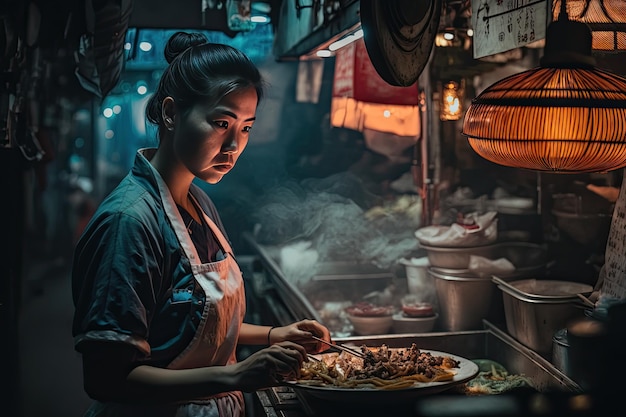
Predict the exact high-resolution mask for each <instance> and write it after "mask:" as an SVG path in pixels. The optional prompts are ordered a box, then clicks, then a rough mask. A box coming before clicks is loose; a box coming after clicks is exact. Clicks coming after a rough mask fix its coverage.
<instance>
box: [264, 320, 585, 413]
mask: <svg viewBox="0 0 626 417" xmlns="http://www.w3.org/2000/svg"><path fill="white" fill-rule="evenodd" d="M484 324H485V330H478V331H468V332H446V333H428V334H406V335H380V336H369V337H346V338H339V339H337V341H338V342H343V343H348V342H350V343H352V344H356V345H360V344H365V345H368V346H380V345H381V344H383V343H384V344H386V345H388V346H390V347H407V346H410V345H411V343H416V344H417V346H418V347H419V348H421V349H427V350H437V351H442V352H448V353H452V354H455V355H458V356H462V357H464V358H467V359H491V360H493V361H496V362H499V363H501V364H502V365H504V367H505V368H506V369H507V370H508V371H509V373H511V374H521V375H525V376H527V377H529V379H530V380H531V381H532V384H533V388H534V391H536V392H537V393H550V394H555V395H576V394H578V393H582V390H581V388H580V386H579V385H578V384H576V382H574V381H572V380H571V379H570V378H569V377H567V376H566V375H565V374H563V373H561V372H560V371H559V370H558V369H557V368H555V367H554V366H553V365H552V364H551V363H550V362H549V361H547V360H546V359H544V358H543V357H541V356H540V355H538V354H536V353H535V352H533V351H532V350H530V349H528V348H526V347H525V346H523V345H521V344H520V343H519V342H517V341H516V340H514V339H513V338H511V337H510V336H508V335H507V334H506V333H505V332H503V331H501V330H500V329H498V328H497V327H495V326H492V325H491V324H490V323H488V322H485V323H484ZM453 392H454V394H453V396H454V398H455V401H463V400H465V401H467V406H468V407H472V403H474V404H475V403H476V401H477V400H476V399H474V397H467V396H464V395H459V394H458V393H457V392H456V390H455V391H453ZM446 395H447V393H446V392H445V391H444V392H443V393H439V394H433V395H429V396H428V397H420V396H416V398H415V401H414V402H412V403H409V404H403V405H402V406H400V405H399V404H380V407H372V406H371V405H368V406H367V407H362V406H361V405H359V404H345V402H339V403H337V404H329V403H328V402H325V403H324V404H322V403H320V401H319V400H317V399H316V398H311V397H307V396H306V394H303V393H299V392H294V391H293V390H291V389H290V388H288V387H278V388H272V389H268V390H264V391H260V392H258V393H257V396H258V399H259V401H260V403H262V404H263V405H264V409H265V410H266V411H265V415H266V416H273V415H276V416H285V417H305V416H318V415H324V416H328V415H330V414H329V413H331V414H332V413H343V415H360V416H364V415H380V414H379V413H380V412H382V411H383V410H385V409H388V408H391V410H395V412H397V413H398V414H395V415H399V416H413V415H418V414H416V413H417V411H416V410H417V408H418V407H419V406H420V404H423V403H424V401H425V399H426V398H430V399H432V398H435V399H437V398H443V397H445V396H446ZM502 395H504V394H502ZM516 400H517V399H511V401H516ZM482 401H483V402H485V401H487V400H485V399H483V400H482ZM498 402H503V400H502V399H499V400H498V401H497V402H495V403H494V402H491V403H490V404H491V405H490V407H495V408H494V410H497V407H499V405H498ZM505 404H506V407H511V406H512V404H511V403H505ZM502 406H505V405H504V404H503V405H502ZM349 411H352V412H354V413H355V414H352V413H350V414H346V413H348V412H349ZM466 411H467V414H466V415H480V414H479V413H478V411H479V408H477V409H476V410H475V411H476V414H471V413H470V411H471V410H466ZM373 413H374V414H373ZM337 415H340V414H337ZM391 415H394V414H391ZM491 415H495V414H491ZM513 415H517V414H513ZM519 415H522V414H519Z"/></svg>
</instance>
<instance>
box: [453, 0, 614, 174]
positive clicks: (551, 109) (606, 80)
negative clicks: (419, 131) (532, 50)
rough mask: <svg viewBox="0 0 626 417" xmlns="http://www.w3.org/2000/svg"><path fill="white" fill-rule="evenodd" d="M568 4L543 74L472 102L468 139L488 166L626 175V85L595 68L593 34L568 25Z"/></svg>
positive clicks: (510, 80) (553, 29)
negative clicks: (623, 171) (622, 172)
mask: <svg viewBox="0 0 626 417" xmlns="http://www.w3.org/2000/svg"><path fill="white" fill-rule="evenodd" d="M565 3H566V2H565V1H563V2H562V4H561V6H562V7H561V12H560V14H559V18H558V20H556V21H554V22H552V23H551V24H550V25H549V26H548V29H547V32H546V45H545V49H544V56H543V57H542V58H541V61H540V66H539V67H537V68H534V69H531V70H528V71H524V72H522V73H519V74H515V75H512V76H509V77H506V78H504V79H502V80H500V81H498V82H496V83H495V84H493V85H491V86H490V87H488V88H486V89H485V90H484V91H483V92H482V93H480V94H479V95H478V96H477V97H476V98H474V99H473V100H472V104H471V105H470V107H469V108H468V110H467V113H466V114H465V119H464V121H463V135H465V136H466V137H467V138H468V142H469V144H470V146H471V147H472V149H474V151H475V152H476V153H478V154H479V155H480V156H482V157H483V158H485V159H487V160H489V161H492V162H494V163H497V164H500V165H504V166H509V167H514V168H524V169H530V170H535V171H548V172H554V173H583V172H607V171H611V170H615V169H619V168H623V167H626V79H624V78H622V77H619V76H617V75H615V74H612V73H609V72H606V71H603V70H601V69H598V68H595V67H594V65H595V59H594V58H593V57H592V55H591V42H592V38H591V31H590V30H589V28H588V27H587V26H586V25H585V24H584V23H580V22H575V21H570V20H569V19H568V17H567V11H566V7H565Z"/></svg>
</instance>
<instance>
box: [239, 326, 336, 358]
mask: <svg viewBox="0 0 626 417" xmlns="http://www.w3.org/2000/svg"><path fill="white" fill-rule="evenodd" d="M311 336H317V337H319V338H321V339H324V340H326V341H327V342H330V332H329V331H328V329H327V328H326V326H324V325H322V324H320V323H319V322H317V321H315V320H301V321H298V322H295V323H292V324H289V325H287V326H280V327H269V326H259V325H254V324H248V323H243V324H242V326H241V330H240V332H239V343H240V344H244V345H263V344H267V345H272V344H274V343H279V342H283V341H290V342H294V343H297V344H299V345H301V346H303V347H304V348H305V349H306V351H307V352H308V353H320V352H323V351H325V350H327V349H328V346H326V345H325V344H323V343H321V342H318V341H316V340H315V339H313V338H312V337H311Z"/></svg>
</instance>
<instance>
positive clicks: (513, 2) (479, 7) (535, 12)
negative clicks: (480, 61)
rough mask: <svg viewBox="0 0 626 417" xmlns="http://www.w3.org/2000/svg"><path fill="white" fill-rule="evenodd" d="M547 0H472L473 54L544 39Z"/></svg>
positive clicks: (483, 53)
mask: <svg viewBox="0 0 626 417" xmlns="http://www.w3.org/2000/svg"><path fill="white" fill-rule="evenodd" d="M548 7H549V4H548V0H472V28H473V29H474V41H473V42H474V58H482V57H485V56H488V55H495V54H498V53H501V52H506V51H510V50H511V49H515V48H519V47H521V46H525V45H527V44H529V43H531V42H535V41H538V40H540V39H544V38H545V36H546V27H547V24H548V20H547V16H548Z"/></svg>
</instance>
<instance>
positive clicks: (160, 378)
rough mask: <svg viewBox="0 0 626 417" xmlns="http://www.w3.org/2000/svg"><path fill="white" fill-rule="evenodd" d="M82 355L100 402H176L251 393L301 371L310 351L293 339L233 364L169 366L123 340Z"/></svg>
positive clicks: (89, 385) (91, 391)
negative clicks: (140, 357)
mask: <svg viewBox="0 0 626 417" xmlns="http://www.w3.org/2000/svg"><path fill="white" fill-rule="evenodd" d="M82 354H83V379H84V385H85V391H86V392H87V394H88V395H89V396H90V397H91V398H92V399H95V400H99V401H112V402H120V403H152V404H154V403H172V402H177V401H185V400H192V399H195V398H202V397H207V396H210V395H214V394H218V393H222V392H227V391H235V390H237V391H239V390H241V391H246V392H251V391H255V390H257V389H260V388H265V387H269V386H274V385H276V384H277V383H278V381H279V380H280V379H282V378H284V377H291V376H294V375H297V374H298V372H299V370H300V368H301V366H302V362H303V361H304V360H306V352H305V350H304V348H303V347H302V346H299V345H297V344H294V343H291V342H283V343H281V344H275V345H273V346H272V347H269V348H266V349H262V350H260V351H258V352H255V353H254V354H252V355H251V356H250V357H249V358H247V359H245V360H243V361H241V362H238V363H236V364H234V365H227V366H210V367H201V368H194V369H164V368H157V367H154V366H150V365H143V364H139V365H138V364H137V362H136V355H137V351H136V350H135V348H134V347H132V346H130V345H126V344H123V343H114V342H105V343H90V344H89V345H88V346H85V349H84V350H83V352H82Z"/></svg>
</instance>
